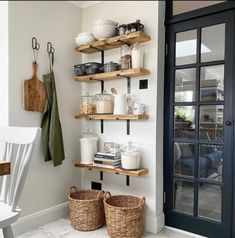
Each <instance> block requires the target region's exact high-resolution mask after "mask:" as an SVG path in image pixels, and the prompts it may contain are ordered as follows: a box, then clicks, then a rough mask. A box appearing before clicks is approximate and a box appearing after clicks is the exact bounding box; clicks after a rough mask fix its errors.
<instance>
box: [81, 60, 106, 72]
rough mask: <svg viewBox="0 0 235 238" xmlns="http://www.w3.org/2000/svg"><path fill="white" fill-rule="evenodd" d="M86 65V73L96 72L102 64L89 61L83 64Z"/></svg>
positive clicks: (99, 70)
mask: <svg viewBox="0 0 235 238" xmlns="http://www.w3.org/2000/svg"><path fill="white" fill-rule="evenodd" d="M84 65H85V66H86V74H87V75H89V74H96V73H100V72H101V67H102V65H101V64H100V63H97V62H89V63H86V64H84Z"/></svg>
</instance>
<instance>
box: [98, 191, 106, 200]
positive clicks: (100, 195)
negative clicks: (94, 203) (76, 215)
mask: <svg viewBox="0 0 235 238" xmlns="http://www.w3.org/2000/svg"><path fill="white" fill-rule="evenodd" d="M104 196H105V191H104V190H102V191H100V192H99V193H98V195H97V199H99V198H104Z"/></svg>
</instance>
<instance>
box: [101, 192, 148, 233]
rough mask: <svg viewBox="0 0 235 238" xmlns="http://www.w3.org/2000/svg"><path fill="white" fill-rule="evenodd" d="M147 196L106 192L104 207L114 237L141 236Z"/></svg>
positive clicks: (108, 226)
mask: <svg viewBox="0 0 235 238" xmlns="http://www.w3.org/2000/svg"><path fill="white" fill-rule="evenodd" d="M144 204H145V198H144V197H143V198H142V199H141V198H138V197H133V196H125V195H120V196H111V194H110V193H109V192H107V193H106V194H105V198H104V208H105V218H106V223H107V229H108V234H109V236H110V237H112V238H140V237H141V235H142V232H143V210H144Z"/></svg>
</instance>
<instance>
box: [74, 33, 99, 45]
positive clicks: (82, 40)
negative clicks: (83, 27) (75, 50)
mask: <svg viewBox="0 0 235 238" xmlns="http://www.w3.org/2000/svg"><path fill="white" fill-rule="evenodd" d="M92 41H95V37H94V35H93V34H92V33H90V32H82V33H80V34H78V35H77V37H76V38H75V42H76V44H77V45H83V44H87V43H90V42H92Z"/></svg>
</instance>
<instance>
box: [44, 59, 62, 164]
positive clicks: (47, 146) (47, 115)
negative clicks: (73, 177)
mask: <svg viewBox="0 0 235 238" xmlns="http://www.w3.org/2000/svg"><path fill="white" fill-rule="evenodd" d="M49 59H50V57H49ZM52 65H53V61H52ZM50 71H51V72H50V73H49V74H46V75H43V82H44V85H45V88H46V94H47V100H46V103H45V109H44V114H43V118H42V124H41V127H42V146H43V156H44V160H45V161H50V160H52V161H53V164H54V166H58V165H60V164H62V161H63V160H64V157H65V155H64V144H63V136H62V129H61V125H60V118H59V111H58V104H57V95H56V86H55V77H54V73H53V70H52V66H51V62H50Z"/></svg>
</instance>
